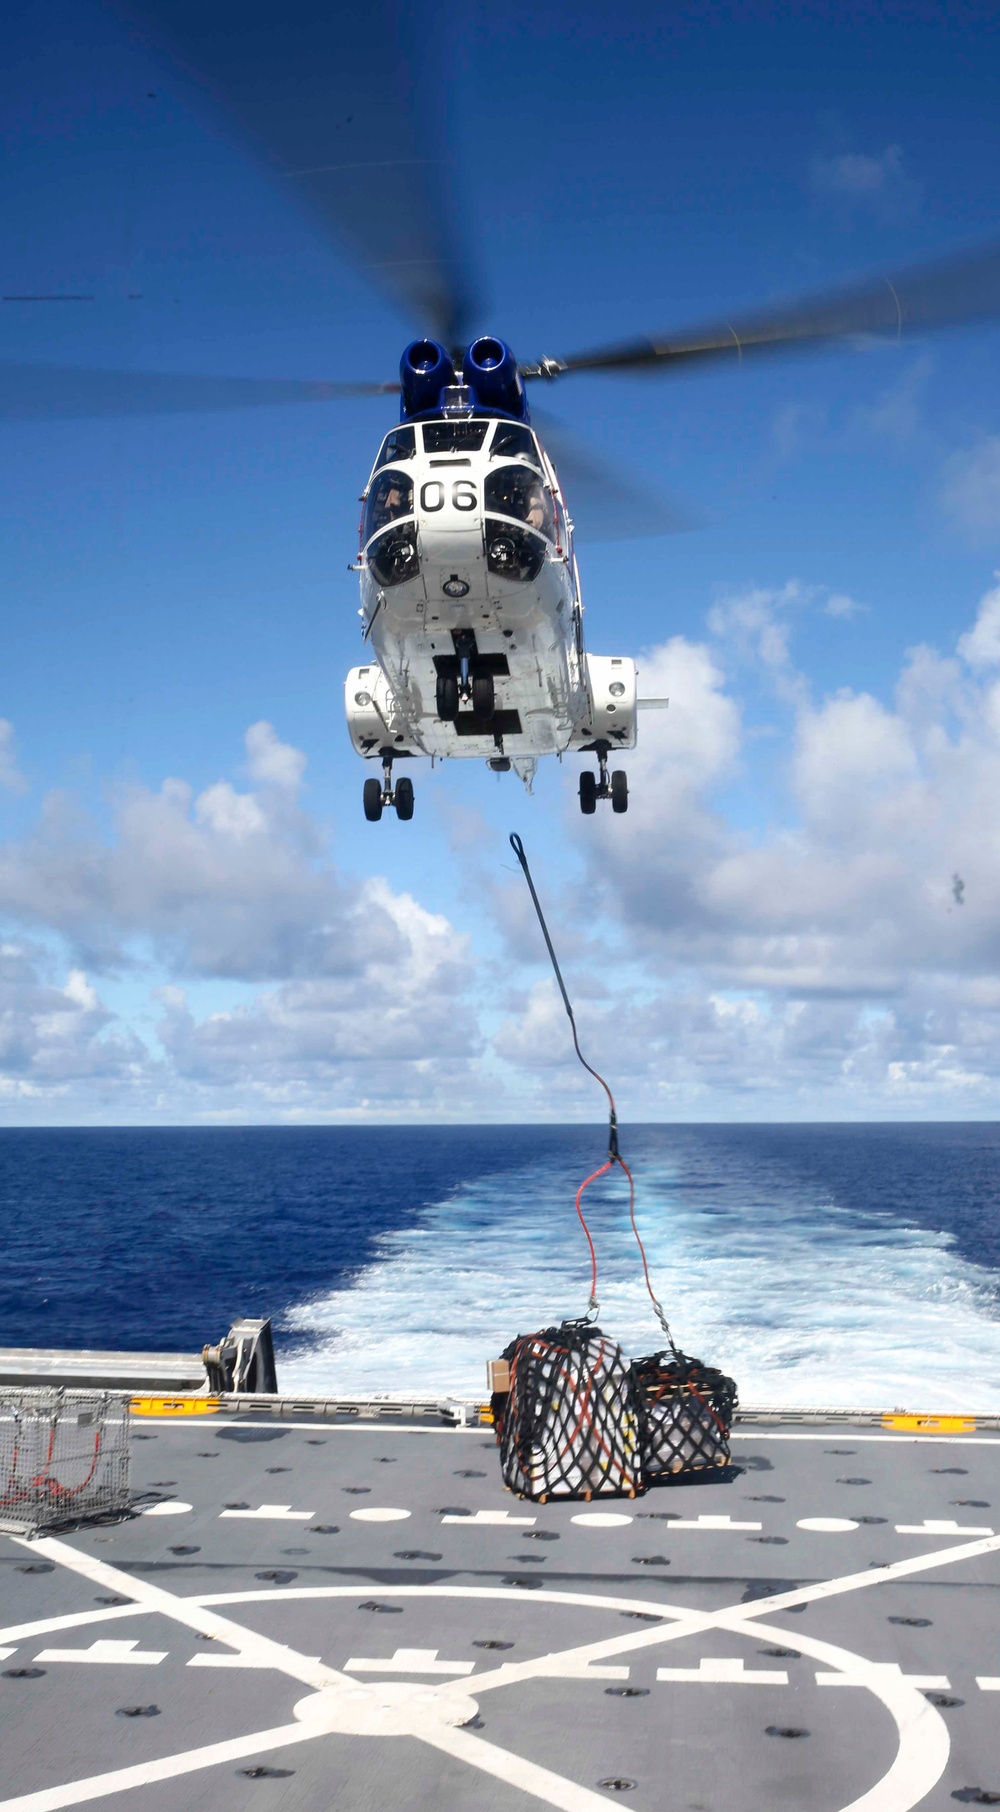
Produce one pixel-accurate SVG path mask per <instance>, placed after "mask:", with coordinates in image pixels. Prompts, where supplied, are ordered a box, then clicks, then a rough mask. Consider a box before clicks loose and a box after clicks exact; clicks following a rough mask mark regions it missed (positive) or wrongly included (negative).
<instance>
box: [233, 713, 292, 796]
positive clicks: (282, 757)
mask: <svg viewBox="0 0 1000 1812" xmlns="http://www.w3.org/2000/svg"><path fill="white" fill-rule="evenodd" d="M246 747H247V766H248V768H249V770H250V778H251V780H254V781H256V783H257V785H258V786H272V787H277V788H279V789H280V790H281V791H283V792H288V793H297V792H298V790H299V788H300V786H301V785H302V777H303V775H304V773H305V769H306V758H305V756H304V755H303V753H302V751H301V749H293V748H292V746H291V744H290V743H287V742H280V741H279V739H278V737H277V735H276V733H275V729H274V725H273V724H269V723H263V722H261V723H257V724H251V725H250V728H249V730H248V731H247V734H246Z"/></svg>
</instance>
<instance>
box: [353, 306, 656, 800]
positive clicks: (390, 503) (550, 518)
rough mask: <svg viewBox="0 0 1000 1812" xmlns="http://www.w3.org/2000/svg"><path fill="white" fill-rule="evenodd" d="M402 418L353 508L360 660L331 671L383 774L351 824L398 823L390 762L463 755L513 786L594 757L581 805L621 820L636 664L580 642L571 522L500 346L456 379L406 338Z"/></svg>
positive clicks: (407, 791)
mask: <svg viewBox="0 0 1000 1812" xmlns="http://www.w3.org/2000/svg"><path fill="white" fill-rule="evenodd" d="M400 388H401V392H402V410H401V420H400V423H399V425H398V426H397V427H395V428H393V429H391V430H390V432H389V433H388V434H387V435H386V436H385V438H384V440H383V442H382V445H381V447H380V448H379V452H378V457H377V458H376V461H375V464H374V467H373V468H372V473H371V477H370V478H369V480H368V484H367V486H366V488H365V491H364V494H363V497H362V515H361V529H360V553H359V557H358V561H357V565H356V570H357V571H358V573H359V575H360V584H361V610H360V615H361V619H362V624H363V633H364V638H365V640H366V641H367V643H368V645H369V647H370V649H371V657H370V659H369V660H368V661H367V662H365V663H364V664H362V665H359V666H357V667H353V668H352V669H351V671H350V673H349V674H348V676H347V681H346V688H345V703H346V710H347V723H348V728H349V730H350V734H351V740H352V742H353V744H354V747H355V749H356V750H357V753H358V754H359V755H361V756H363V757H365V758H366V759H368V760H371V761H378V762H380V763H381V765H382V780H381V781H379V780H376V779H371V780H369V781H367V782H366V783H365V795H364V797H365V814H366V816H367V817H368V818H370V819H376V818H379V817H381V814H382V810H383V808H384V807H385V806H386V805H394V806H395V808H396V811H397V813H398V815H399V816H400V817H401V818H409V817H411V816H412V813H413V784H412V781H410V780H409V779H408V777H405V776H400V777H399V778H398V779H397V780H396V782H395V785H394V784H393V776H392V768H393V763H394V762H396V761H402V760H406V759H410V758H413V757H419V756H429V757H430V758H431V759H432V760H445V759H454V758H456V757H465V758H468V757H473V758H478V759H480V760H485V761H487V762H488V763H489V765H490V767H491V768H493V769H494V770H495V771H498V772H505V771H507V770H509V769H511V768H513V769H514V770H515V771H516V772H517V773H518V774H519V775H520V776H521V778H522V779H523V780H524V781H525V783H526V785H528V787H529V789H530V784H531V780H532V777H533V775H534V772H535V768H536V766H537V762H538V758H539V756H541V755H562V754H564V753H566V752H567V751H570V750H575V751H581V752H583V751H590V752H593V753H594V754H595V755H596V756H597V760H598V770H597V772H596V773H595V772H594V771H593V770H586V771H585V772H584V773H583V774H582V775H581V787H580V803H581V807H582V809H583V810H584V811H585V812H593V811H594V810H595V808H596V804H597V801H598V799H601V798H607V799H610V800H611V803H612V807H613V809H614V810H615V811H618V812H622V811H625V810H626V808H627V804H628V788H627V782H626V777H625V774H624V772H623V771H621V770H618V771H617V772H614V773H611V774H609V773H608V767H607V763H608V757H609V755H610V754H611V752H612V751H613V750H615V749H631V748H634V746H635V739H636V670H635V664H634V662H633V661H631V660H629V659H628V658H627V657H625V656H596V655H590V654H588V653H587V652H586V650H585V648H584V641H583V607H582V604H581V599H580V586H579V576H578V573H577V567H576V561H575V558H574V555H573V527H572V521H571V519H570V516H569V514H568V511H567V508H566V502H565V499H564V497H563V495H562V491H561V489H560V486H559V481H558V478H557V477H556V473H555V469H554V467H553V465H552V462H551V460H550V459H549V457H548V455H547V453H546V452H545V449H544V447H543V446H542V444H541V442H540V441H539V439H538V436H537V435H536V434H535V432H534V430H533V428H532V427H531V425H530V422H529V420H528V409H527V402H526V398H525V394H524V384H523V381H522V379H521V376H520V374H519V372H518V368H517V363H516V360H515V359H514V356H513V354H512V352H511V351H510V348H509V347H507V346H505V345H504V343H503V341H501V340H497V339H492V338H485V339H480V340H477V341H475V342H474V344H473V345H472V346H471V347H470V348H469V350H468V352H467V353H466V354H465V357H464V360H463V364H462V370H461V373H460V374H459V373H458V372H456V370H455V366H454V363H453V361H452V359H451V357H450V356H449V354H448V353H447V352H446V351H445V349H444V348H443V347H442V346H439V345H437V344H436V343H435V342H434V341H429V340H418V341H415V342H414V343H413V344H412V345H411V346H408V347H407V349H406V351H405V352H404V354H403V358H402V360H401V364H400Z"/></svg>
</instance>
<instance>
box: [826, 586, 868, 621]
mask: <svg viewBox="0 0 1000 1812" xmlns="http://www.w3.org/2000/svg"><path fill="white" fill-rule="evenodd" d="M820 609H821V610H822V612H823V615H824V616H825V617H836V618H837V619H838V620H839V621H840V622H844V623H852V622H853V621H854V618H855V617H860V616H862V615H864V613H865V612H866V611H867V609H868V606H867V604H859V603H858V601H857V599H856V598H852V597H849V596H848V594H847V592H843V591H832V592H831V593H830V595H829V597H828V598H827V599H826V602H825V603H824V604H821V605H820Z"/></svg>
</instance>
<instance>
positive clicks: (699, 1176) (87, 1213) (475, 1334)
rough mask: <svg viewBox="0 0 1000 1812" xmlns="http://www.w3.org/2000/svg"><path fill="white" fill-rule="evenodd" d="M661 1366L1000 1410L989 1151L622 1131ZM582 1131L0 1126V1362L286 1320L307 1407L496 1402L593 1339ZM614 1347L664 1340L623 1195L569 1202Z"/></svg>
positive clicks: (915, 1129) (599, 1135)
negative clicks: (507, 1356) (244, 1317)
mask: <svg viewBox="0 0 1000 1812" xmlns="http://www.w3.org/2000/svg"><path fill="white" fill-rule="evenodd" d="M622 1145H623V1151H624V1152H625V1155H626V1156H627V1158H628V1159H629V1162H630V1164H631V1166H632V1168H633V1170H634V1172H635V1175H636V1183H637V1194H636V1202H637V1216H638V1220H639V1224H640V1227H641V1230H642V1232H643V1237H644V1240H645V1243H646V1249H647V1253H648V1257H649V1262H650V1270H651V1273H652V1277H653V1282H654V1287H655V1289H656V1292H657V1294H658V1296H659V1298H660V1300H661V1302H662V1303H663V1305H664V1308H665V1309H666V1311H667V1314H668V1316H669V1319H670V1323H671V1326H672V1329H673V1332H674V1336H675V1339H676V1340H677V1341H678V1344H680V1345H681V1346H683V1347H684V1349H685V1350H686V1351H688V1352H693V1353H696V1354H698V1355H699V1356H701V1357H702V1358H704V1359H706V1360H710V1361H711V1362H712V1363H714V1364H718V1365H720V1366H722V1367H723V1369H725V1370H727V1371H729V1372H731V1373H732V1375H733V1376H735V1377H736V1379H737V1381H738V1383H739V1387H740V1392H741V1397H742V1399H743V1401H744V1402H745V1403H758V1404H760V1403H765V1402H766V1403H774V1404H797V1405H807V1406H815V1407H822V1406H830V1405H847V1406H870V1407H879V1408H881V1407H890V1408H891V1407H899V1408H909V1409H938V1410H946V1409H960V1410H979V1411H980V1412H983V1411H988V1410H992V1411H996V1410H998V1409H1000V1128H998V1127H996V1126H993V1125H989V1124H980V1123H976V1124H968V1125H955V1124H933V1125H905V1126H904V1125H895V1126H893V1125H870V1126H857V1125H853V1126H846V1125H822V1126H640V1127H633V1128H625V1129H624V1130H623V1134H622ZM603 1155H604V1137H603V1131H602V1129H601V1128H599V1127H586V1126H573V1127H538V1126H536V1127H497V1126H491V1127H471V1128H456V1127H434V1128H406V1127H394V1128H388V1129H386V1128H379V1129H365V1128H358V1127H351V1128H312V1129H310V1128H288V1129H286V1128H246V1129H244V1128H212V1129H184V1128H177V1129H174V1128H171V1129H154V1130H144V1129H137V1128H129V1129H96V1130H93V1129H86V1130H72V1129H70V1130H64V1129H56V1130H15V1129H8V1130H0V1226H2V1238H3V1263H2V1266H0V1317H2V1321H0V1326H2V1329H3V1333H2V1336H0V1340H2V1344H3V1345H10V1346H14V1345H32V1346H47V1345H53V1346H59V1345H64V1346H93V1347H101V1346H109V1347H127V1348H132V1349H140V1348H150V1349H154V1348H162V1349H171V1348H174V1349H181V1350H187V1351H191V1350H195V1349H197V1348H199V1347H200V1346H201V1345H202V1344H203V1342H205V1341H206V1340H215V1339H217V1338H218V1337H219V1336H220V1335H221V1334H222V1333H224V1332H225V1330H226V1328H227V1327H228V1325H229V1321H230V1319H231V1317H232V1316H234V1315H236V1314H263V1313H267V1314H270V1315H272V1316H273V1318H274V1322H275V1329H276V1337H277V1346H278V1367H279V1381H280V1383H281V1385H282V1387H283V1388H287V1389H290V1390H302V1391H312V1390H317V1391H323V1390H334V1391H345V1392H349V1391H366V1390H373V1391H388V1392H406V1391H409V1390H417V1391H432V1392H437V1391H441V1392H449V1393H455V1394H460V1395H467V1394H473V1393H476V1392H479V1391H480V1390H482V1388H483V1385H484V1374H485V1361H486V1359H487V1358H489V1357H492V1356H494V1355H496V1354H497V1353H499V1352H500V1350H501V1349H502V1348H503V1347H504V1346H505V1345H506V1344H507V1342H508V1341H509V1340H510V1339H511V1338H512V1337H513V1335H515V1334H516V1333H519V1332H528V1331H530V1330H531V1329H532V1328H535V1327H538V1326H542V1325H546V1324H549V1323H551V1322H553V1321H556V1320H559V1319H560V1318H561V1317H562V1316H563V1315H577V1314H582V1313H583V1312H584V1311H585V1309H586V1305H587V1297H588V1294H589V1282H590V1270H589V1257H588V1254H587V1250H586V1245H585V1241H584V1237H583V1234H582V1233H581V1231H580V1228H579V1224H578V1222H577V1219H576V1214H575V1210H574V1205H573V1198H574V1193H575V1190H576V1187H577V1184H578V1183H579V1182H580V1180H581V1179H582V1178H583V1176H584V1175H586V1174H587V1172H588V1171H590V1170H592V1169H594V1168H595V1166H596V1165H598V1164H600V1163H601V1162H602V1159H603ZM585 1208H586V1212H587V1215H588V1220H589V1221H590V1225H591V1229H592V1232H593V1235H594V1240H595V1244H596V1246H597V1252H598V1259H599V1276H598V1298H599V1301H600V1305H601V1308H600V1321H601V1325H602V1327H604V1328H605V1329H606V1330H607V1331H609V1332H611V1333H613V1334H614V1335H615V1336H616V1337H617V1338H618V1339H619V1340H620V1341H621V1342H622V1344H623V1346H624V1347H625V1349H626V1351H627V1352H629V1353H630V1354H632V1355H635V1356H637V1355H638V1354H640V1353H645V1352H650V1351H653V1350H655V1349H656V1348H657V1347H658V1346H659V1345H661V1344H662V1337H661V1336H660V1333H659V1328H658V1325H657V1322H656V1320H655V1317H654V1315H653V1313H652V1309H651V1306H650V1303H649V1298H648V1296H647V1295H646V1291H645V1285H644V1282H643V1278H642V1270H641V1265H640V1261H639V1255H638V1251H637V1249H636V1246H635V1242H634V1240H633V1237H632V1233H631V1229H630V1227H629V1221H628V1192H627V1188H626V1187H625V1185H624V1180H623V1179H622V1178H621V1176H620V1174H619V1175H618V1176H616V1177H613V1178H611V1177H609V1178H605V1179H602V1180H601V1181H600V1182H599V1183H597V1184H595V1185H594V1186H593V1187H592V1188H591V1189H590V1190H589V1191H588V1192H587V1196H586V1197H585Z"/></svg>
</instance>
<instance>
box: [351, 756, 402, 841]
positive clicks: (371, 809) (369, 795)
mask: <svg viewBox="0 0 1000 1812" xmlns="http://www.w3.org/2000/svg"><path fill="white" fill-rule="evenodd" d="M363 800H364V808H365V817H366V818H367V820H368V822H369V824H377V823H378V821H379V819H380V818H381V816H382V813H383V811H384V810H385V808H386V806H389V805H394V806H395V808H396V816H397V818H401V819H402V820H403V821H404V822H406V821H408V820H409V819H410V818H412V817H413V782H412V780H409V779H408V778H407V776H406V775H405V774H404V775H402V777H401V778H400V779H399V780H397V782H396V784H395V786H393V784H392V756H391V755H385V754H383V756H382V779H381V781H378V780H366V781H365V786H364V793H363Z"/></svg>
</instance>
